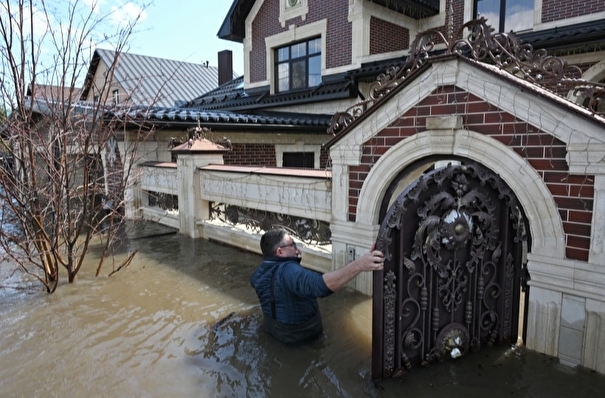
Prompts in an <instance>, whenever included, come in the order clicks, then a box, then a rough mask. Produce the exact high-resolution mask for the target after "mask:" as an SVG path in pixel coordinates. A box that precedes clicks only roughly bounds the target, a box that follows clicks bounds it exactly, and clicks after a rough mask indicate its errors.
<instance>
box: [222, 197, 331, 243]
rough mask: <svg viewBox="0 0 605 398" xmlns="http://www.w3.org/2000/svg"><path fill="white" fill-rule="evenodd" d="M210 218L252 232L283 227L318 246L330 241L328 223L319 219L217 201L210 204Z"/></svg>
mask: <svg viewBox="0 0 605 398" xmlns="http://www.w3.org/2000/svg"><path fill="white" fill-rule="evenodd" d="M210 219H211V220H219V221H222V222H224V223H228V224H232V225H239V226H242V227H244V228H245V229H247V230H250V231H253V232H261V231H268V230H270V229H274V228H283V229H285V230H287V231H288V233H289V234H290V235H292V236H294V237H296V238H298V239H299V240H301V241H302V242H305V243H309V244H315V245H319V246H321V245H328V244H330V243H331V241H330V237H331V231H330V224H328V223H326V222H324V221H320V220H311V219H308V218H303V217H296V216H292V215H289V214H279V213H273V212H268V211H264V210H257V209H251V208H246V207H240V206H233V205H228V204H225V203H217V202H212V203H211V204H210Z"/></svg>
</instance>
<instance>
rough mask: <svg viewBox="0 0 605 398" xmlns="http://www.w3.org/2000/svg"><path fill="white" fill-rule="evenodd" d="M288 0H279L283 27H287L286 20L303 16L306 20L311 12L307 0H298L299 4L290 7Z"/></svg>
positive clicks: (280, 20)
mask: <svg viewBox="0 0 605 398" xmlns="http://www.w3.org/2000/svg"><path fill="white" fill-rule="evenodd" d="M287 1H288V0H280V1H279V22H280V23H281V26H282V28H285V27H286V21H288V20H289V19H292V18H296V17H301V19H302V20H303V21H304V20H305V19H306V18H307V14H308V13H309V4H308V2H307V0H298V4H296V5H295V6H292V7H288V5H287V4H286V2H287Z"/></svg>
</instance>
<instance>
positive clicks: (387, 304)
mask: <svg viewBox="0 0 605 398" xmlns="http://www.w3.org/2000/svg"><path fill="white" fill-rule="evenodd" d="M525 231H526V228H525V219H524V217H523V214H522V212H521V210H520V207H519V205H518V203H517V201H516V198H515V195H514V194H513V192H512V191H511V190H510V188H508V186H507V185H506V184H505V183H504V182H503V181H502V180H501V178H500V177H499V176H498V175H497V174H495V173H493V172H491V171H490V170H488V169H486V168H484V167H483V166H480V165H478V164H475V163H469V164H465V165H457V166H454V165H449V166H448V167H445V168H442V169H438V170H435V171H433V172H430V173H427V174H425V175H423V176H422V177H420V178H419V179H418V180H417V181H416V182H415V183H414V184H412V185H411V186H410V187H408V188H407V189H406V190H405V191H404V192H403V193H402V194H401V195H400V196H399V197H398V198H397V200H396V201H395V202H394V204H393V205H392V206H391V208H390V209H389V211H388V212H387V214H386V217H385V219H384V221H383V223H382V226H381V229H380V232H379V235H378V239H377V244H378V245H377V247H378V248H379V249H380V250H383V252H384V253H385V272H384V283H383V286H384V313H383V314H384V317H379V319H384V333H385V334H384V344H383V347H384V350H385V355H384V359H385V363H384V367H383V370H382V372H383V374H382V377H388V376H392V375H396V374H401V373H402V372H405V370H406V369H409V368H410V367H411V366H412V365H413V364H422V365H428V364H430V363H432V362H435V361H442V360H444V358H458V357H460V356H463V355H465V354H466V353H468V352H469V351H471V350H477V349H479V348H481V347H482V346H483V345H491V344H493V343H495V342H498V341H505V340H507V339H512V338H513V336H515V337H516V333H517V330H516V329H515V328H516V327H517V325H518V307H519V291H520V285H521V279H522V276H523V272H522V268H523V264H522V263H523V259H522V253H523V250H520V249H519V246H520V245H521V244H522V242H524V241H526V239H527V237H526V235H525ZM393 284H396V286H393ZM381 294H382V292H379V294H376V292H375V294H374V300H380V299H381V298H380V296H381ZM394 294H395V295H396V296H395V297H393V295H394ZM378 307H379V306H378ZM378 307H377V306H376V305H375V306H374V308H375V309H376V308H378ZM393 311H395V320H393V315H392V313H393ZM393 335H395V338H394V339H393ZM379 338H380V337H379ZM374 347H377V345H376V344H375V345H374ZM393 361H395V363H394V365H393ZM374 369H376V365H374ZM382 377H381V378H382Z"/></svg>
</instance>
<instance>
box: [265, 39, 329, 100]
mask: <svg viewBox="0 0 605 398" xmlns="http://www.w3.org/2000/svg"><path fill="white" fill-rule="evenodd" d="M303 44H304V53H303V54H302V55H296V54H295V55H292V53H293V52H295V51H296V50H297V49H299V48H300V46H301V45H303ZM312 48H314V49H312ZM321 50H322V44H321V37H320V36H318V37H312V38H309V39H307V40H303V41H299V42H295V43H289V44H286V45H285V46H281V47H278V48H276V49H274V50H273V51H274V55H273V59H274V62H275V64H274V66H273V73H274V77H273V79H274V82H275V93H286V92H292V91H298V90H306V89H308V88H311V87H317V86H318V85H320V84H321V75H322V73H321V60H322V53H321ZM311 51H314V52H311ZM301 53H302V51H301ZM282 56H284V57H287V58H283V59H282V58H281V57H282ZM317 60H319V64H318V65H317V64H316V65H314V67H313V68H312V62H313V63H315V62H317ZM303 63H304V71H303V72H302V77H303V80H304V81H302V82H301V83H300V84H295V82H296V79H295V77H296V73H297V67H298V65H302V64H303ZM284 65H285V66H287V68H286V73H287V77H284V76H282V75H281V72H282V68H281V67H282V66H284ZM312 76H314V77H315V78H316V79H317V80H316V81H315V82H314V84H311V79H312ZM283 81H286V83H287V87H285V88H281V83H282V82H283Z"/></svg>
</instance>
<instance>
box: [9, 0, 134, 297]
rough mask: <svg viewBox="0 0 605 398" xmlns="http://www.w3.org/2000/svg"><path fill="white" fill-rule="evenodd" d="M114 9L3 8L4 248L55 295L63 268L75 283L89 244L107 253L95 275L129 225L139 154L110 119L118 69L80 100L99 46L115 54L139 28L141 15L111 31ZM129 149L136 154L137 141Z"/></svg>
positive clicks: (54, 4) (60, 4)
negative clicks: (127, 201) (127, 206)
mask: <svg viewBox="0 0 605 398" xmlns="http://www.w3.org/2000/svg"><path fill="white" fill-rule="evenodd" d="M140 9H141V10H143V9H144V7H142V8H140ZM139 15H140V14H139ZM114 16H115V14H111V13H108V14H104V15H102V14H99V13H98V10H97V7H96V2H92V4H91V1H83V0H72V1H69V2H65V1H52V0H38V1H36V2H34V1H33V0H30V1H25V0H8V2H3V3H2V5H0V17H1V18H0V33H1V34H2V43H1V46H0V47H1V48H0V56H1V61H0V68H1V69H2V70H1V72H2V81H1V83H0V85H1V87H0V90H1V91H0V100H1V101H2V104H1V105H0V108H2V109H4V110H5V114H4V116H3V117H2V118H0V132H1V135H2V143H1V144H0V148H2V151H3V155H2V157H3V159H9V160H10V162H6V161H4V162H3V163H1V164H0V206H1V208H2V210H1V211H0V217H1V220H0V221H1V223H2V224H1V226H0V247H1V250H0V253H1V255H2V256H3V258H2V260H4V259H6V258H8V259H9V260H10V262H11V263H12V264H16V266H18V267H20V268H21V269H22V270H24V271H25V272H27V273H28V274H30V275H33V276H34V277H35V278H36V279H37V280H39V281H40V282H41V283H42V284H43V285H44V286H45V288H46V290H47V291H48V292H49V293H50V292H53V291H55V289H56V287H57V284H58V281H59V277H60V270H61V269H64V270H66V271H67V280H68V281H69V282H73V281H74V280H75V278H76V275H77V273H78V271H79V270H80V269H81V267H82V265H83V263H84V260H85V258H86V256H87V254H88V253H89V251H90V248H91V247H92V245H96V246H98V247H99V248H100V249H101V253H102V254H101V256H100V260H99V263H98V266H97V275H98V274H99V272H100V270H101V266H102V264H103V261H104V259H105V258H106V257H107V255H108V254H109V253H110V252H111V249H112V245H113V243H114V242H115V240H116V237H117V236H118V234H119V232H120V231H121V230H122V228H121V227H122V225H123V223H124V222H125V220H124V217H122V214H121V209H122V208H123V201H124V193H125V192H126V189H127V184H128V183H129V181H131V180H132V179H133V175H132V170H133V169H132V165H134V164H135V159H133V158H129V159H122V158H120V151H118V150H116V149H117V143H118V142H123V140H122V138H123V136H124V131H121V130H120V129H121V128H123V126H124V125H125V124H124V123H123V121H120V122H118V121H117V120H112V119H111V118H109V117H107V115H108V114H115V112H108V111H109V110H111V107H113V106H115V105H114V104H113V103H112V101H111V98H110V83H111V82H112V79H113V75H112V72H113V68H110V69H109V71H110V73H108V74H107V76H106V77H105V79H104V82H103V83H101V84H100V85H99V84H98V83H97V86H95V87H94V89H95V92H96V93H98V94H99V95H98V96H96V98H95V100H94V101H92V102H87V103H84V102H82V100H81V98H80V96H81V89H80V88H79V85H81V84H82V83H83V82H84V78H85V77H86V73H87V68H88V65H89V63H90V60H91V56H92V52H93V50H94V49H93V46H95V45H98V44H100V43H101V42H103V43H105V44H108V45H111V46H112V47H113V48H115V51H116V60H117V58H118V55H119V54H120V53H121V52H122V51H123V50H124V49H125V48H126V45H127V43H128V39H129V37H130V36H131V35H132V34H133V32H134V27H135V25H136V22H137V21H138V17H136V16H135V17H134V19H133V20H131V21H127V22H126V23H122V24H121V25H119V26H118V27H117V28H115V32H113V33H111V34H110V33H108V28H109V27H110V26H113V25H111V24H110V23H109V22H110V21H111V19H112V18H113V17H114ZM99 32H102V33H99ZM49 54H50V55H49ZM138 137H139V139H140V140H143V139H144V138H145V134H144V133H143V131H142V130H141V134H139V135H138ZM129 145H133V146H136V145H137V141H136V140H135V141H134V142H132V141H131V144H129ZM123 149H124V151H123V153H126V154H129V155H128V156H136V155H135V154H136V153H137V150H136V148H123ZM123 156H125V155H123ZM107 158H110V162H109V163H110V164H111V167H109V166H108V162H107ZM131 260H132V256H128V257H127V258H126V259H125V260H123V262H122V263H121V264H119V265H118V269H119V268H121V267H122V266H124V264H126V263H128V262H129V261H131Z"/></svg>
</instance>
